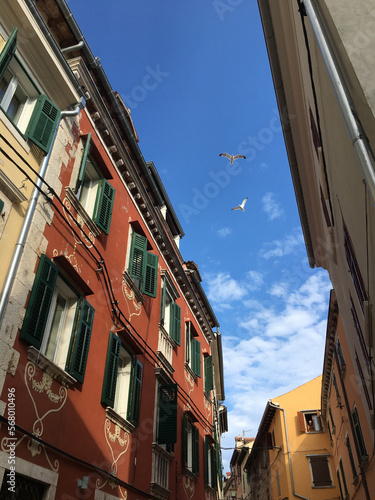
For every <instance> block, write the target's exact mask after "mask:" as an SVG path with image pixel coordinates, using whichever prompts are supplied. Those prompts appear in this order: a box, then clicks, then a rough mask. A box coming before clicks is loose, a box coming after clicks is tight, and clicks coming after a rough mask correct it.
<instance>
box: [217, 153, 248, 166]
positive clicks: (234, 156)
mask: <svg viewBox="0 0 375 500" xmlns="http://www.w3.org/2000/svg"><path fill="white" fill-rule="evenodd" d="M219 156H225V158H228V160H230V164H231V165H233V162H234V160H237V159H238V158H243V159H244V160H246V156H243V155H228V153H220V154H219Z"/></svg>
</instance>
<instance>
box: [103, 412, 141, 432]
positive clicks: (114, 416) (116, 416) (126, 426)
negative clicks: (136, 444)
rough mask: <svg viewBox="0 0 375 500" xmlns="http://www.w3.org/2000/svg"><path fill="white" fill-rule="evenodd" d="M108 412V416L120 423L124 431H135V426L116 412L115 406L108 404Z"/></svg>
mask: <svg viewBox="0 0 375 500" xmlns="http://www.w3.org/2000/svg"><path fill="white" fill-rule="evenodd" d="M105 411H106V413H107V418H108V420H110V421H111V422H113V423H114V424H116V425H118V426H119V427H120V428H121V429H122V430H123V431H125V432H129V433H130V432H133V431H134V429H135V426H134V425H133V424H131V423H130V422H128V420H126V419H125V418H123V417H121V415H119V414H118V413H116V412H115V410H114V409H113V408H111V407H110V406H107V408H106V409H105Z"/></svg>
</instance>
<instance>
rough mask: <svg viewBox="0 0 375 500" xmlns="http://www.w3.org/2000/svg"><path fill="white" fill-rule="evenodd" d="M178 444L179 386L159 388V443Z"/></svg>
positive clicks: (170, 385) (172, 385)
mask: <svg viewBox="0 0 375 500" xmlns="http://www.w3.org/2000/svg"><path fill="white" fill-rule="evenodd" d="M176 442H177V384H169V385H162V386H160V387H159V421H158V443H159V444H174V443H176Z"/></svg>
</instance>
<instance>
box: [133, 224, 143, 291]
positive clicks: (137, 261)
mask: <svg viewBox="0 0 375 500" xmlns="http://www.w3.org/2000/svg"><path fill="white" fill-rule="evenodd" d="M146 251H147V239H146V238H145V237H144V236H142V235H140V234H138V233H135V232H133V233H132V242H131V247H130V257H129V274H130V276H131V277H132V278H133V279H136V280H140V287H142V285H141V284H142V280H143V261H144V259H145V253H146ZM141 291H142V290H141Z"/></svg>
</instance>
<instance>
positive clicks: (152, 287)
mask: <svg viewBox="0 0 375 500" xmlns="http://www.w3.org/2000/svg"><path fill="white" fill-rule="evenodd" d="M145 257H146V259H145V263H146V268H145V273H144V284H143V285H144V286H143V292H144V293H145V295H150V297H156V290H157V284H158V261H159V257H158V256H157V255H154V254H153V253H151V252H146V254H145Z"/></svg>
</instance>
